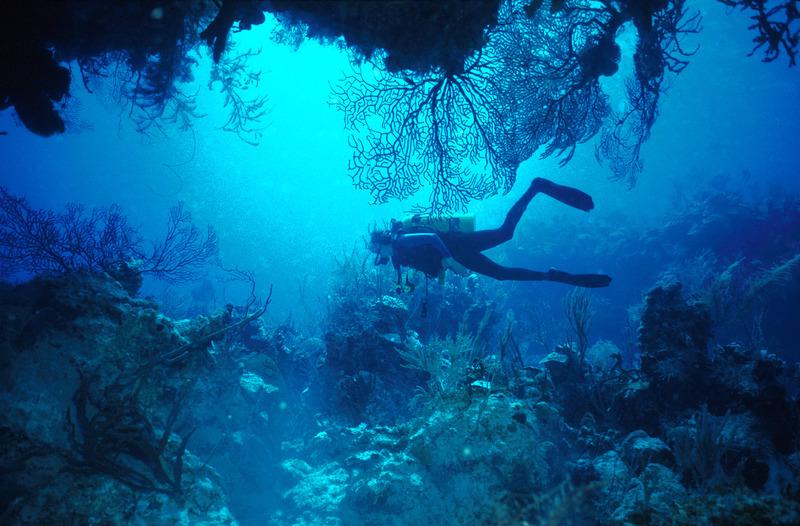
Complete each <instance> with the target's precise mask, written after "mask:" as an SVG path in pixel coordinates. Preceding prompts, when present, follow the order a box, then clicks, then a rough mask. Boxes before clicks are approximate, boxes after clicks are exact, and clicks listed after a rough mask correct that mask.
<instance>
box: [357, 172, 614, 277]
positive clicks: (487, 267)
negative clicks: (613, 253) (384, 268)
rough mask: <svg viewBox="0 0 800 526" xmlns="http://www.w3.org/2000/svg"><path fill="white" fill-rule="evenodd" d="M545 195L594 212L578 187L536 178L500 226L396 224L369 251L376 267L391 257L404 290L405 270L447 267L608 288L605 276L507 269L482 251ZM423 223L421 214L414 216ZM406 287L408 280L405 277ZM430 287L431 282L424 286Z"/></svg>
mask: <svg viewBox="0 0 800 526" xmlns="http://www.w3.org/2000/svg"><path fill="white" fill-rule="evenodd" d="M538 193H543V194H545V195H549V196H550V197H552V198H554V199H556V200H558V201H561V202H562V203H565V204H568V205H570V206H572V207H575V208H578V209H580V210H584V211H586V212H588V211H589V210H591V209H592V208H594V202H593V201H592V198H591V196H589V195H588V194H586V193H584V192H581V191H580V190H578V189H576V188H571V187H569V186H562V185H559V184H556V183H554V182H552V181H549V180H547V179H543V178H541V177H537V178H536V179H534V180H533V182H531V186H530V187H529V188H528V190H526V191H525V193H524V194H522V197H520V198H519V200H518V201H517V202H516V203H514V206H512V207H511V210H509V211H508V214H507V215H506V219H505V221H503V224H502V225H500V227H499V228H494V229H490V230H477V231H474V232H462V231H458V230H452V229H451V230H448V231H443V230H437V229H435V228H433V227H430V226H423V225H420V224H417V225H414V224H413V222H412V225H411V226H410V227H407V226H405V225H404V223H403V222H401V221H395V220H392V226H391V229H390V230H376V231H373V232H372V233H371V234H370V250H371V251H372V252H374V253H375V264H376V265H385V264H386V263H388V261H389V259H391V260H392V264H393V266H394V268H395V269H397V285H398V289H402V267H410V268H413V269H416V270H419V271H422V272H424V273H425V275H426V276H427V277H435V276H439V277H440V279H441V277H443V275H444V271H445V270H446V269H450V270H451V271H453V272H455V273H457V274H460V275H466V274H468V273H469V272H470V271H472V272H476V273H478V274H483V275H484V276H489V277H490V278H494V279H497V280H514V281H557V282H559V283H566V284H569V285H575V286H577V287H592V288H596V287H607V286H608V285H609V283H611V278H610V277H609V276H606V275H605V274H570V273H568V272H564V271H561V270H557V269H554V268H551V269H550V270H548V271H547V272H539V271H536V270H529V269H526V268H516V267H504V266H502V265H499V264H497V263H495V262H494V261H492V260H491V259H489V258H488V257H486V256H485V255H483V254H482V253H481V252H483V251H484V250H488V249H490V248H493V247H496V246H497V245H500V244H502V243H505V242H506V241H509V240H510V239H511V238H512V237H513V236H514V229H515V228H516V226H517V223H519V220H520V218H521V217H522V214H523V212H525V209H526V208H527V206H528V203H530V202H531V199H533V197H534V196H535V195H536V194H538ZM414 219H416V220H417V222H418V223H419V216H415V218H414ZM406 282H407V283H406V284H407V285H408V284H409V283H408V277H406ZM426 283H427V282H426Z"/></svg>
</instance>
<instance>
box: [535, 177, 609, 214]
mask: <svg viewBox="0 0 800 526" xmlns="http://www.w3.org/2000/svg"><path fill="white" fill-rule="evenodd" d="M531 186H532V187H533V188H534V189H535V190H536V191H537V192H542V193H543V194H547V195H549V196H550V197H552V198H553V199H556V200H558V201H561V202H562V203H564V204H566V205H569V206H571V207H574V208H577V209H579V210H583V211H585V212H588V211H589V210H591V209H592V208H594V201H592V196H590V195H589V194H587V193H585V192H581V191H580V190H578V189H577V188H572V187H571V186H564V185H560V184H556V183H554V182H553V181H550V180H549V179H544V178H542V177H537V178H536V179H534V180H533V183H532V184H531Z"/></svg>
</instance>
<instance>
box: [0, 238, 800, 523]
mask: <svg viewBox="0 0 800 526" xmlns="http://www.w3.org/2000/svg"><path fill="white" fill-rule="evenodd" d="M707 227H708V228H711V229H713V225H712V226H707ZM669 228H671V227H669ZM787 235H793V234H792V233H788V234H787ZM764 250H766V249H764ZM360 256H361V255H360V254H358V253H357V251H354V253H353V254H351V255H350V256H349V257H347V258H345V260H344V261H342V262H340V268H339V269H338V270H337V272H336V280H337V281H336V282H335V283H333V284H332V285H333V286H332V290H331V294H330V295H329V296H328V297H327V307H328V311H327V317H326V319H325V325H324V331H323V333H322V335H321V336H322V337H316V336H308V335H305V334H303V333H302V332H301V331H299V330H297V329H296V328H294V327H293V326H292V324H291V323H290V322H285V323H282V324H277V325H270V324H268V323H267V322H265V321H264V320H263V316H262V315H263V314H264V311H265V309H266V308H267V306H268V305H269V301H270V297H267V298H266V299H265V301H263V302H258V301H257V300H256V298H255V283H254V282H253V280H252V276H249V275H248V274H246V273H242V274H243V275H242V277H243V279H245V281H249V282H250V284H251V286H252V291H251V296H250V298H249V300H248V302H247V303H246V304H245V305H243V306H240V307H237V306H233V305H229V306H227V307H226V308H224V309H222V310H221V311H219V312H216V313H214V314H210V315H200V316H196V317H195V318H192V319H185V320H175V319H171V318H169V317H167V316H165V315H164V314H163V313H162V312H160V310H159V306H158V304H156V303H155V302H154V301H153V300H150V299H139V298H135V297H131V295H130V294H129V292H128V291H126V290H125V287H124V286H123V285H122V284H121V283H120V282H119V281H118V280H116V279H115V278H114V277H112V276H110V275H109V274H108V273H105V272H91V271H89V269H86V270H83V271H70V272H63V273H59V274H45V275H42V276H39V277H37V278H35V279H33V280H31V281H28V282H24V283H19V284H16V285H8V284H6V285H2V286H0V316H2V318H0V319H1V320H2V323H0V360H1V362H0V366H2V369H1V370H2V375H0V382H2V383H1V384H0V385H2V391H1V392H0V414H1V415H2V418H0V438H1V439H2V440H3V443H4V444H10V445H11V447H9V448H7V449H5V450H4V451H3V453H2V455H0V489H2V495H3V499H2V502H1V503H2V508H0V519H2V521H3V522H4V523H19V524H35V523H41V522H43V521H49V522H54V523H71V522H78V523H91V522H122V523H132V524H162V523H163V524H175V523H185V524H235V523H239V522H240V523H243V524H271V525H273V526H283V525H298V524H329V525H337V524H341V525H350V524H354V525H358V524H387V523H388V524H410V523H417V522H422V521H425V522H428V523H432V524H452V523H458V524H504V525H505V524H509V525H511V524H611V525H636V524H651V525H652V524H686V525H689V524H786V525H789V524H794V523H796V522H797V518H798V517H799V516H800V504H799V503H800V396H798V393H799V392H800V368H798V366H797V365H796V364H791V363H789V362H787V360H786V359H784V358H783V357H780V356H778V355H776V354H773V353H770V352H769V351H768V350H765V349H764V348H750V347H748V346H745V345H741V344H736V343H726V344H724V345H723V344H720V343H719V339H718V337H717V334H716V331H717V329H718V328H719V327H720V324H719V323H718V322H717V319H716V318H715V316H714V315H713V307H712V305H710V304H709V303H708V302H707V298H708V296H707V295H703V294H695V295H688V294H686V293H685V287H683V286H682V285H680V284H679V283H676V282H665V283H662V284H660V285H658V286H655V287H653V288H651V290H650V291H649V292H648V293H647V294H646V295H645V297H644V301H643V305H642V308H641V311H640V313H639V315H638V317H637V318H636V320H637V322H636V327H635V328H636V331H635V335H636V339H635V345H634V347H635V348H632V349H628V350H622V349H621V348H620V347H618V346H617V345H616V344H615V343H614V342H610V341H597V342H593V341H592V340H591V335H590V331H591V330H592V326H593V324H594V323H597V319H598V315H597V312H596V311H595V308H596V306H597V305H598V304H600V301H601V300H600V299H598V298H596V297H591V296H587V295H582V294H579V293H570V294H568V295H566V298H565V300H564V302H563V304H562V306H563V313H562V316H563V318H564V320H563V328H564V332H563V333H562V335H561V336H560V337H559V336H554V335H551V336H552V338H551V337H548V338H545V337H544V336H539V335H537V334H536V332H535V331H532V330H530V326H529V325H525V324H523V323H522V321H521V320H517V319H516V317H515V315H514V312H515V311H516V312H519V305H517V306H516V308H512V307H513V306H512V307H510V306H509V305H507V304H504V303H503V301H504V300H503V299H502V298H501V297H500V295H499V294H497V291H496V290H493V289H492V288H491V287H490V286H488V285H485V284H483V283H479V282H476V281H475V280H474V279H470V278H466V279H455V280H452V281H450V282H448V283H447V284H446V285H445V286H444V287H436V288H435V289H433V288H432V289H431V290H430V291H426V290H425V288H424V287H417V288H416V289H415V290H414V291H413V292H399V293H395V294H390V293H389V292H390V290H391V289H392V287H391V285H390V283H391V281H392V280H391V279H390V278H387V279H385V280H384V279H383V276H381V275H380V274H378V273H373V272H370V270H369V269H368V268H367V266H366V265H365V264H361V263H359V262H360V261H361V257H360ZM776 257H779V256H776ZM784 264H785V265H788V266H792V265H793V264H792V263H791V260H789V261H788V262H785V263H784ZM247 278H249V279H247ZM751 278H752V277H751ZM758 279H761V278H758ZM409 282H410V283H413V281H409ZM502 314H505V315H502ZM548 339H552V340H554V343H553V344H552V345H547V344H546V342H547V341H548ZM564 339H566V340H567V341H566V342H563V340H564ZM534 340H537V341H538V342H539V343H538V345H540V346H541V347H543V348H544V349H545V350H546V353H545V354H543V355H542V354H538V355H537V354H536V353H532V352H529V351H530V348H531V343H532V342H533V341H534ZM559 340H560V341H562V342H563V343H558V341H559ZM625 353H629V355H628V358H630V360H626V359H625V356H623V354H625ZM237 521H238V522H237Z"/></svg>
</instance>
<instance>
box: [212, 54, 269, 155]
mask: <svg viewBox="0 0 800 526" xmlns="http://www.w3.org/2000/svg"><path fill="white" fill-rule="evenodd" d="M256 55H258V52H256V51H252V50H251V51H246V52H244V53H239V54H237V55H235V56H226V57H223V58H221V59H220V60H219V61H218V62H217V63H216V64H214V67H213V68H212V69H211V80H209V83H208V87H209V89H214V88H217V89H219V92H220V93H222V95H223V96H224V97H225V103H224V106H225V108H226V109H227V110H228V120H227V121H225V124H223V125H222V129H223V130H225V131H229V132H233V133H235V134H236V135H237V136H238V137H239V138H240V139H241V140H243V141H244V142H246V143H248V144H252V145H254V146H255V145H257V144H258V143H259V141H260V139H261V131H262V128H261V127H260V126H259V123H261V122H263V119H264V117H265V116H266V115H267V114H268V113H269V109H268V108H267V97H266V95H261V96H255V97H254V98H250V99H248V98H245V97H244V94H245V93H251V92H252V91H253V90H254V89H255V88H257V87H258V83H259V81H260V80H261V72H258V71H250V70H249V69H248V68H247V61H248V60H249V59H250V57H253V56H256Z"/></svg>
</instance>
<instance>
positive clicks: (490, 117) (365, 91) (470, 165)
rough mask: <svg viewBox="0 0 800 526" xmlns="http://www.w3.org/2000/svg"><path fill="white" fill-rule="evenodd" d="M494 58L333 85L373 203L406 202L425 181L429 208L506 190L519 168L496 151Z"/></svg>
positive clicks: (359, 178) (361, 76)
mask: <svg viewBox="0 0 800 526" xmlns="http://www.w3.org/2000/svg"><path fill="white" fill-rule="evenodd" d="M496 66H497V62H496V57H492V56H490V55H489V54H487V53H485V52H482V53H479V54H477V55H476V56H475V57H473V58H472V59H470V60H469V61H468V63H467V65H466V66H465V67H464V68H463V71H462V72H458V73H444V72H436V73H432V74H428V75H422V76H418V75H414V74H413V73H412V72H410V71H408V72H405V74H403V75H394V74H390V73H388V72H385V71H382V70H381V69H380V67H378V68H377V71H376V72H375V74H374V77H369V76H368V74H367V73H366V72H365V71H364V70H363V69H362V70H361V71H359V72H357V73H355V74H354V75H351V76H349V77H347V78H345V79H344V81H343V82H342V83H341V84H339V85H338V86H337V87H336V88H335V89H334V105H335V106H336V107H337V108H338V109H340V110H342V111H343V112H344V115H345V126H346V128H348V129H350V130H351V131H353V132H354V133H353V135H352V136H351V146H353V147H354V149H355V151H354V153H353V158H352V160H351V162H350V170H351V172H352V177H353V180H354V182H355V185H356V187H358V188H364V189H367V190H369V191H370V193H371V194H372V197H373V199H374V202H376V203H383V202H386V201H388V200H389V199H405V198H408V197H410V196H411V195H413V194H414V193H415V192H417V191H418V190H419V189H420V187H421V186H422V185H423V184H424V183H427V184H428V185H429V186H430V189H431V198H430V210H429V211H431V212H434V213H441V212H443V211H445V210H450V209H465V208H466V205H467V203H468V202H469V201H470V200H473V199H483V198H485V197H487V196H489V195H492V194H494V193H496V192H497V191H498V190H499V189H503V190H508V189H510V188H511V185H512V184H513V181H514V170H515V167H514V166H512V165H510V164H509V163H507V162H506V161H505V159H503V158H502V155H501V153H500V152H499V151H498V150H497V148H496V137H497V136H498V135H500V132H499V130H498V126H500V125H501V123H502V119H503V113H504V112H505V110H506V108H505V107H504V106H503V105H502V102H501V101H499V100H497V99H496V98H495V97H494V93H495V91H493V90H490V89H488V86H490V85H492V84H493V83H494V82H495V81H494V80H493V78H494V76H495V73H496V72H495V68H496Z"/></svg>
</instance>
